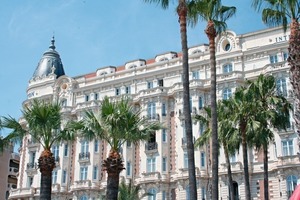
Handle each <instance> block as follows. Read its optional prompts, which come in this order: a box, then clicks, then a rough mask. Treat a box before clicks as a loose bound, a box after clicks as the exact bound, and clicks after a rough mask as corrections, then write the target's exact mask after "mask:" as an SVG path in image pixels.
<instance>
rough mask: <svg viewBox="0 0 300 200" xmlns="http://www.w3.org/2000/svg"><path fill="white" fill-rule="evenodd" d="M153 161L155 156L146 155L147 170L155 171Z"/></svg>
mask: <svg viewBox="0 0 300 200" xmlns="http://www.w3.org/2000/svg"><path fill="white" fill-rule="evenodd" d="M155 161H156V158H155V157H148V158H147V172H155V171H156V169H155V165H156V164H155Z"/></svg>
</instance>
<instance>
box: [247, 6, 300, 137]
mask: <svg viewBox="0 0 300 200" xmlns="http://www.w3.org/2000/svg"><path fill="white" fill-rule="evenodd" d="M253 6H254V8H255V9H257V10H258V11H259V10H260V9H261V8H263V9H262V20H263V22H264V23H265V24H267V25H268V26H277V25H282V26H283V29H284V31H286V29H287V26H288V23H289V20H290V31H291V33H290V38H289V48H288V51H289V57H288V63H289V65H290V81H291V84H292V86H293V92H294V102H295V106H294V107H295V112H294V119H295V122H296V127H297V130H298V133H299V130H300V85H299V82H300V72H299V70H300V69H299V68H300V64H299V63H300V29H299V17H300V3H299V0H253Z"/></svg>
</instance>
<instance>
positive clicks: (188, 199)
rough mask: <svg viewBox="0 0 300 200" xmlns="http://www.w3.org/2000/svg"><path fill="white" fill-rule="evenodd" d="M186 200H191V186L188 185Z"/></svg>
mask: <svg viewBox="0 0 300 200" xmlns="http://www.w3.org/2000/svg"><path fill="white" fill-rule="evenodd" d="M185 199H186V200H190V187H189V185H187V186H186V187H185Z"/></svg>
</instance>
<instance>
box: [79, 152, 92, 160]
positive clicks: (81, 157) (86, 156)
mask: <svg viewBox="0 0 300 200" xmlns="http://www.w3.org/2000/svg"><path fill="white" fill-rule="evenodd" d="M78 161H79V162H89V161H90V152H81V153H79V156H78Z"/></svg>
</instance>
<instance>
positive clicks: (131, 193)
mask: <svg viewBox="0 0 300 200" xmlns="http://www.w3.org/2000/svg"><path fill="white" fill-rule="evenodd" d="M140 190H141V187H140V186H139V185H137V186H135V185H133V184H132V181H130V182H129V184H128V185H126V183H125V181H124V180H123V181H122V182H121V183H120V185H119V195H118V200H140V199H142V198H144V197H146V196H151V194H150V193H145V194H143V195H141V196H140V194H139V193H140Z"/></svg>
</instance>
